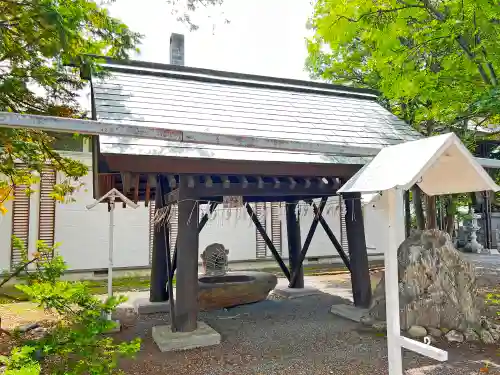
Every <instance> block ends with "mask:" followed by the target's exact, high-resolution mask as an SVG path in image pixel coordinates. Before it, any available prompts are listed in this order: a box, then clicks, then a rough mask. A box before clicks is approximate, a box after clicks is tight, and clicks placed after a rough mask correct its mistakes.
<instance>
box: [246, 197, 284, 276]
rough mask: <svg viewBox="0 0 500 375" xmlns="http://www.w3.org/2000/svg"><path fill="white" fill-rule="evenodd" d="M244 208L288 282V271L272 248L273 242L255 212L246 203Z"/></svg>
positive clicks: (273, 247)
mask: <svg viewBox="0 0 500 375" xmlns="http://www.w3.org/2000/svg"><path fill="white" fill-rule="evenodd" d="M245 207H246V209H247V213H248V216H250V219H252V221H253V223H254V224H255V227H256V228H257V230H258V231H259V233H260V235H261V236H262V238H263V239H264V241H265V242H266V245H267V247H268V248H269V250H270V251H271V253H272V254H273V256H274V259H276V262H278V265H279V266H280V268H281V270H282V271H283V274H284V275H285V277H286V278H287V279H288V280H290V271H289V270H288V268H287V266H286V264H285V263H284V262H283V259H282V258H281V256H280V254H279V253H278V251H277V250H276V247H275V246H274V244H273V241H271V239H270V238H269V236H268V235H267V233H266V230H265V228H264V227H263V226H262V224H261V223H260V221H259V218H258V217H257V215H255V212H254V211H253V209H252V207H251V206H250V204H248V203H247V204H246V205H245Z"/></svg>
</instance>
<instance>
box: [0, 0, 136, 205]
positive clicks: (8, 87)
mask: <svg viewBox="0 0 500 375" xmlns="http://www.w3.org/2000/svg"><path fill="white" fill-rule="evenodd" d="M139 39H140V35H139V34H137V33H134V32H132V31H131V30H129V28H128V27H127V26H126V25H125V24H123V23H122V22H121V21H120V20H118V19H115V18H113V17H111V16H110V15H109V14H108V12H107V10H106V9H104V8H102V7H100V6H99V5H98V4H97V3H96V2H95V1H93V0H29V1H27V0H0V111H7V112H18V113H28V114H41V115H53V116H62V117H83V116H84V113H82V111H81V109H80V108H79V106H78V103H77V100H76V99H77V95H78V90H79V89H82V88H83V87H84V81H83V80H82V79H81V77H80V76H79V74H78V66H79V65H81V64H82V63H85V64H87V65H88V66H89V67H91V68H92V67H93V66H95V61H93V60H92V59H90V58H88V57H86V56H88V55H90V54H94V55H106V56H111V57H114V58H127V57H128V53H129V52H130V51H132V50H134V49H135V46H136V44H137V43H138V41H139ZM71 66H72V67H71ZM53 142H54V137H52V136H49V135H48V134H46V133H44V132H40V131H30V130H25V129H23V130H13V129H5V128H0V145H1V146H2V148H1V149H0V175H2V176H3V177H2V180H0V211H2V212H5V206H4V204H3V203H4V202H5V201H6V200H8V199H10V198H12V191H13V186H14V185H26V186H28V187H27V190H28V192H29V186H30V185H31V184H33V183H35V182H36V181H37V180H38V174H37V173H34V172H40V171H41V168H42V167H43V166H44V165H46V164H47V163H49V164H51V165H52V166H53V167H54V168H55V169H56V170H58V171H61V172H64V174H65V175H66V176H67V177H68V179H67V180H65V181H63V182H62V183H59V184H57V185H56V187H55V189H54V198H56V199H63V197H64V196H65V195H67V194H70V193H71V192H73V190H74V189H75V188H77V187H78V186H79V184H78V179H79V177H81V176H83V175H85V174H86V173H87V167H86V166H84V165H83V164H81V163H79V162H77V161H74V160H71V159H69V158H66V157H63V156H61V155H60V154H59V153H57V152H55V151H54V150H53V148H52V144H53Z"/></svg>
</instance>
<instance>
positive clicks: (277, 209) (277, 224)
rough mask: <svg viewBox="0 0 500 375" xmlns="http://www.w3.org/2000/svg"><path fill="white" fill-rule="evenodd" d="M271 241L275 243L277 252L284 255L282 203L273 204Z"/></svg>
mask: <svg viewBox="0 0 500 375" xmlns="http://www.w3.org/2000/svg"><path fill="white" fill-rule="evenodd" d="M271 241H273V244H274V246H275V247H276V250H277V251H278V253H279V254H280V255H282V254H283V253H282V248H283V246H282V239H281V203H280V202H272V203H271Z"/></svg>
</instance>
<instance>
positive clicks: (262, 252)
mask: <svg viewBox="0 0 500 375" xmlns="http://www.w3.org/2000/svg"><path fill="white" fill-rule="evenodd" d="M254 212H255V215H257V218H258V219H259V221H260V223H261V224H262V226H263V227H264V228H265V227H266V204H265V203H255V211H254ZM255 236H256V242H257V243H256V249H255V252H256V254H255V255H256V257H257V259H261V258H266V257H267V245H266V241H264V238H262V236H261V234H260V233H259V231H258V230H257V228H255Z"/></svg>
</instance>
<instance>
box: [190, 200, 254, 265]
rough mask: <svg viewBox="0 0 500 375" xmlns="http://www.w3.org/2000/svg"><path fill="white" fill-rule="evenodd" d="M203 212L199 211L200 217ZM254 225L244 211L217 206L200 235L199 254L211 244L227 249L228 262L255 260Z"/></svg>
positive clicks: (202, 210)
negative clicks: (217, 244)
mask: <svg viewBox="0 0 500 375" xmlns="http://www.w3.org/2000/svg"><path fill="white" fill-rule="evenodd" d="M204 211H205V210H204V209H201V210H200V217H201V216H202V214H203V212H204ZM256 238H257V237H256V233H255V225H254V224H253V222H252V221H251V220H250V217H249V216H248V214H247V212H246V210H245V209H243V208H240V209H238V210H236V209H232V210H227V209H226V210H224V209H223V208H222V207H221V206H219V207H218V208H217V209H216V210H215V215H213V216H212V217H211V218H210V219H209V220H208V222H207V224H206V225H205V228H203V230H202V231H201V234H200V254H201V252H202V251H203V250H204V249H205V248H206V247H207V246H208V245H210V244H212V243H221V244H223V245H224V247H225V248H226V249H229V261H242V260H249V259H255V248H256V245H257V240H256Z"/></svg>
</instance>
